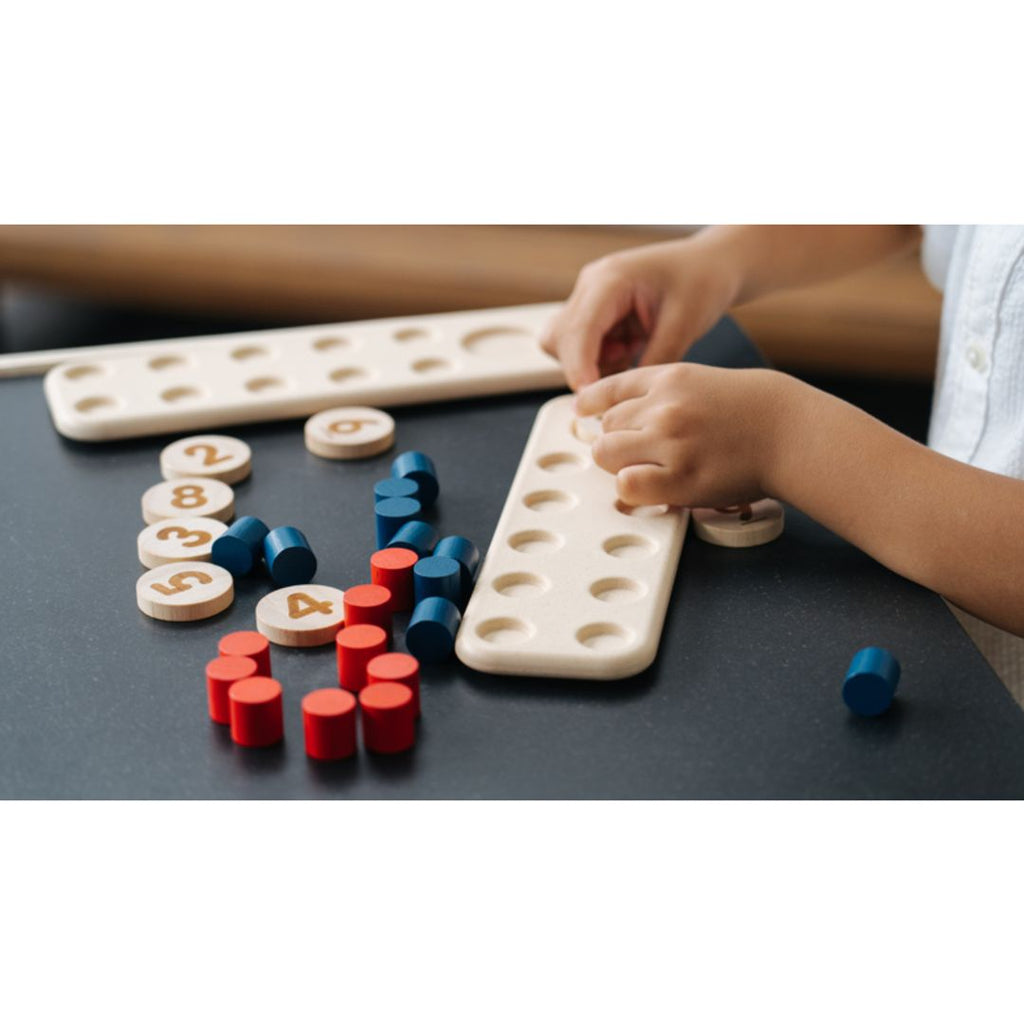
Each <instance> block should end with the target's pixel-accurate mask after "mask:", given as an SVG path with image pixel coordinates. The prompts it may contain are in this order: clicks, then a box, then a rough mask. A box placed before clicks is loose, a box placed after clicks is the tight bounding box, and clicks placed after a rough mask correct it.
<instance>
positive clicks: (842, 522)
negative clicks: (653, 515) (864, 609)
mask: <svg viewBox="0 0 1024 1024" xmlns="http://www.w3.org/2000/svg"><path fill="white" fill-rule="evenodd" d="M576 404H577V410H578V412H579V413H580V415H586V416H590V415H597V414H603V428H604V433H603V434H602V435H601V436H600V437H599V438H598V440H597V441H596V442H595V445H594V458H595V460H596V461H597V462H598V464H599V465H601V466H603V467H604V468H605V469H607V470H608V471H609V472H613V473H617V474H618V490H619V496H620V497H621V498H622V500H623V501H625V502H627V503H629V504H632V505H651V504H659V503H661V502H668V503H670V504H674V505H684V506H691V507H707V506H719V507H720V506H724V505H731V504H736V503H738V502H750V501H753V500H755V499H757V498H759V497H762V496H764V495H766V494H768V495H771V496H773V497H777V498H780V499H782V500H783V501H787V502H789V503H790V504H793V505H795V506H797V507H798V508H800V509H802V510H803V511H805V512H806V513H807V514H808V515H810V516H812V517H813V518H814V519H816V520H818V522H820V523H822V524H823V525H825V526H827V527H828V528H829V529H831V530H833V531H834V532H836V533H838V534H839V535H840V536H842V537H845V538H846V539H847V540H849V541H850V542H851V543H853V544H856V545H857V546H858V547H860V548H862V549H863V550H865V551H866V552H868V554H870V555H872V556H873V557H874V558H876V559H878V560H879V561H880V562H882V563H883V564H885V565H887V566H889V568H891V569H893V570H895V571H896V572H898V573H900V574H901V575H903V576H907V577H909V578H910V579H912V580H915V581H917V582H918V583H921V584H923V585H924V586H927V587H930V588H931V589H933V590H936V591H938V592H939V593H940V594H942V595H944V596H945V597H947V598H949V600H951V601H953V602H954V603H955V604H957V605H959V606H960V607H962V608H965V609H966V610H967V611H969V612H972V613H973V614H975V615H977V616H979V617H980V618H982V619H985V620H986V621H987V622H991V623H993V624H994V625H997V626H1001V627H1002V628H1004V629H1008V630H1010V631H1011V632H1013V633H1016V634H1018V635H1024V586H1022V585H1021V580H1022V569H1024V481H1022V480H1015V479H1012V478H1009V477H1004V476H999V475H998V474H995V473H989V472H986V471H984V470H981V469H976V468H974V467H972V466H968V465H965V464H964V463H960V462H957V461H955V460H953V459H949V458H946V457H945V456H943V455H939V454H938V453H937V452H933V451H931V450H929V449H928V448H925V447H924V446H923V445H920V444H918V443H917V442H915V441H912V440H910V439H909V438H907V437H905V436H904V435H902V434H900V433H898V432H897V431H895V430H892V429H890V428H889V427H887V426H885V424H883V423H881V422H879V421H878V420H876V419H873V418H872V417H871V416H868V415H867V414H866V413H864V412H861V411H860V410H858V409H856V408H854V407H853V406H851V405H848V404H847V403H846V402H843V401H841V400H840V399H837V398H834V397H833V396H831V395H828V394H825V393H824V392H821V391H818V390H817V389H815V388H812V387H811V386H810V385H807V384H804V383H802V382H800V381H798V380H796V379H795V378H792V377H789V376H786V375H785V374H782V373H778V372H775V371H772V370H723V369H719V368H716V367H707V366H698V365H695V364H686V363H681V364H677V365H675V366H664V367H650V368H645V369H639V370H631V371H628V372H626V373H621V374H617V375H616V376H613V377H607V378H605V379H604V380H602V381H599V382H598V383H596V384H593V385H591V386H590V387H588V388H586V389H584V390H583V391H581V392H580V394H579V395H578V396H577V399H576Z"/></svg>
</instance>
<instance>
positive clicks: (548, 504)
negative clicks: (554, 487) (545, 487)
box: [523, 491, 579, 512]
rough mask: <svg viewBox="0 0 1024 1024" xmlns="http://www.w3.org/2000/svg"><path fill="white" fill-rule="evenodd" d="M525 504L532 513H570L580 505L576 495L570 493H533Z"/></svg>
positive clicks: (528, 495)
mask: <svg viewBox="0 0 1024 1024" xmlns="http://www.w3.org/2000/svg"><path fill="white" fill-rule="evenodd" d="M523 504H524V505H525V506H526V507H527V508H528V509H530V510H531V511H532V512H568V511H569V510H570V509H573V508H575V507H576V506H577V505H578V504H579V499H578V498H577V497H576V495H575V494H570V493H569V492H568V491H531V492H530V493H529V494H527V495H526V497H525V498H523Z"/></svg>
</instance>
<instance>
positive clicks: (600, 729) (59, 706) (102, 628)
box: [0, 322, 1024, 798]
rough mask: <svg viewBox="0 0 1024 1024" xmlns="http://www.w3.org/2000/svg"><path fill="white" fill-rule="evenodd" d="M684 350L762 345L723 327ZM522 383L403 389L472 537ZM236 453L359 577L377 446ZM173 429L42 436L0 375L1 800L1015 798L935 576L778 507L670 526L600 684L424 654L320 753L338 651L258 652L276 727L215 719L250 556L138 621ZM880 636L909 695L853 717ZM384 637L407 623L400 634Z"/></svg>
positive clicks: (536, 401)
mask: <svg viewBox="0 0 1024 1024" xmlns="http://www.w3.org/2000/svg"><path fill="white" fill-rule="evenodd" d="M696 355H697V357H698V358H701V359H703V360H705V361H710V362H719V363H723V364H726V365H749V364H751V363H753V362H756V360H757V356H756V353H755V352H754V350H753V349H752V348H751V347H750V346H749V343H748V342H747V341H746V340H745V339H744V338H743V336H742V335H741V334H740V332H739V331H738V330H737V329H736V328H735V327H734V326H733V325H732V324H731V323H728V322H725V323H723V324H721V325H719V327H718V328H716V330H715V331H714V332H712V334H711V335H710V336H709V337H708V338H707V339H705V340H704V341H703V342H702V343H701V344H700V346H699V348H698V351H697V353H696ZM547 397H548V396H547V395H540V394H529V395H519V396H512V397H503V398H496V399H487V400H482V401H469V402H461V403H451V404H448V405H436V406H421V407H416V408H409V409H401V410H398V411H397V412H396V413H395V416H396V419H397V421H398V447H399V449H405V448H418V449H422V450H424V451H426V452H428V453H430V454H431V455H432V456H433V458H434V460H435V462H436V464H437V466H438V469H439V474H440V477H441V482H442V497H441V500H440V502H439V505H438V510H437V521H438V524H439V526H440V527H441V528H442V529H443V530H444V531H445V532H459V533H465V534H467V535H469V536H470V537H473V538H474V539H475V540H476V541H477V542H478V543H479V544H480V545H481V547H486V545H487V543H488V541H489V539H490V535H491V532H492V530H493V528H494V525H495V524H496V522H497V519H498V515H499V512H500V511H501V508H502V505H503V503H504V499H505V495H506V491H507V487H508V485H509V483H510V482H511V479H512V476H513V473H514V471H515V469H516V466H517V465H518V462H519V456H520V454H521V452H522V448H523V444H524V442H525V440H526V436H527V433H528V432H529V429H530V426H531V424H532V422H533V418H534V415H535V413H536V410H537V408H538V407H539V405H540V404H541V403H542V401H544V400H545V399H546V398H547ZM230 432H231V433H234V434H236V435H238V436H240V437H242V438H244V439H245V440H246V441H248V442H249V444H250V445H251V446H252V448H253V464H254V472H253V475H252V477H251V479H249V480H248V481H246V482H244V483H242V484H240V485H238V486H237V487H236V499H237V500H236V504H237V509H238V513H239V514H254V515H258V516H260V517H261V518H263V519H265V520H266V521H267V522H268V523H270V524H271V525H281V524H285V523H290V524H293V525H296V526H298V527H300V528H301V529H302V530H303V531H305V532H306V534H307V536H308V537H309V538H310V541H311V543H312V545H313V547H314V548H315V550H316V552H317V555H318V557H319V560H320V570H319V572H318V574H317V581H318V582H322V583H329V584H334V585H337V586H342V587H344V586H347V585H352V584H354V583H357V582H362V581H365V580H366V579H367V576H368V567H367V560H368V558H369V555H370V553H371V551H372V550H373V516H372V498H371V489H372V485H373V482H374V481H375V480H377V479H378V478H380V477H381V476H383V475H386V473H387V469H388V465H389V462H390V458H391V456H390V455H386V456H381V457H379V458H376V459H372V460H369V461H364V462H357V463H332V462H327V461H324V460H321V459H318V458H315V457H314V456H312V455H310V454H309V453H308V452H307V451H306V449H305V447H304V445H303V440H302V424H301V422H299V421H290V422H286V423H277V424H267V425H259V426H250V427H242V428H238V429H235V430H232V431H230ZM167 440H168V439H167V438H154V439H143V440H138V441H130V442H118V443H113V444H106V445H83V444H76V443H74V442H69V441H66V440H64V439H62V438H61V437H59V436H58V435H57V434H56V432H55V431H54V429H53V427H52V425H51V424H50V421H49V416H48V413H47V409H46V405H45V402H44V400H43V395H42V389H41V385H40V381H39V379H38V378H35V379H22V380H7V381H0V452H2V455H0V542H2V543H3V545H4V558H3V572H2V576H0V592H2V600H0V611H2V616H3V633H2V636H0V797H4V798H27V797H41V798H50V797H71V798H74V797H93V798H353V797H370V798H385V797H399V798H419V797H431V798H445V797H450V798H462V797H519V798H533V797H538V798H539V797H568V798H574V797H587V798H645V797H646V798H673V797H726V798H733V797H976V798H977V797H1021V796H1024V714H1022V712H1021V711H1020V710H1019V709H1018V707H1017V706H1016V704H1015V703H1014V702H1013V700H1012V699H1011V698H1010V696H1009V695H1008V694H1007V692H1006V690H1005V689H1004V688H1003V686H1002V685H1001V684H1000V682H999V681H998V679H996V677H995V676H994V675H993V674H992V672H991V671H990V669H989V668H988V666H987V664H986V663H985V661H984V660H983V659H982V657H981V656H980V654H979V653H978V652H977V651H976V650H975V648H974V647H973V645H972V644H971V643H970V641H969V640H968V639H967V637H966V636H965V634H964V633H963V632H962V630H961V629H960V627H959V626H958V624H957V623H956V621H955V620H954V619H953V617H952V616H951V615H950V613H949V612H948V611H947V609H946V608H945V606H944V605H943V603H942V602H941V600H940V599H939V598H938V597H936V596H935V595H934V594H932V593H930V592H928V591H926V590H923V589H921V588H920V587H918V586H916V585H914V584H912V583H909V582H907V581H905V580H903V579H900V578H899V577H898V576H895V575H894V574H892V573H890V572H889V571H887V570H886V569H884V568H882V567H881V566H880V565H878V564H877V563H875V562H874V561H872V560H871V559H870V558H868V557H867V556H866V555H864V554H862V553H861V552H859V551H857V550H856V549H854V548H852V547H850V546H849V545H848V544H846V543H845V542H843V541H841V540H839V539H838V538H836V537H835V536H833V535H832V534H830V533H829V532H828V531H826V530H824V529H823V528H822V527H820V526H819V525H817V524H816V523H814V522H813V521H811V520H810V519H808V518H807V517H805V516H803V515H801V514H800V513H798V512H795V511H793V510H789V511H788V520H787V526H786V532H785V534H784V536H783V537H782V538H781V539H780V540H779V541H777V542H776V543H774V544H771V545H768V546H765V547H762V548H756V549H752V550H748V551H733V550H725V549H720V548H715V547H710V546H708V545H705V544H702V543H701V542H700V541H697V540H696V539H695V538H693V537H692V536H691V537H689V538H688V539H687V541H686V544H685V546H684V549H683V556H682V560H681V562H680V566H679V572H678V574H677V577H676V583H675V588H674V591H673V595H672V601H671V605H670V609H669V614H668V618H667V621H666V624H665V630H664V634H663V638H662V645H661V650H660V654H659V657H658V660H657V661H656V663H655V664H654V666H653V667H652V668H651V669H649V670H648V671H646V672H644V673H643V674H642V675H640V676H638V677H636V678H635V679H632V680H628V681H625V682H615V683H592V682H587V683H583V682H566V681H555V680H546V679H525V678H511V677H497V676H486V675H481V674H478V673H475V672H473V671H471V670H469V669H466V668H464V667H463V666H461V665H459V664H457V663H456V662H454V661H453V662H451V663H450V664H447V665H444V666H440V667H436V668H431V669H428V670H426V671H425V674H424V683H423V707H424V713H423V719H422V724H421V727H420V734H419V741H418V744H417V746H416V748H415V750H413V751H411V752H409V753H408V754H402V755H397V756H391V757H385V756H375V755H369V754H367V753H366V752H365V751H362V750H361V751H360V753H359V755H358V756H357V757H356V758H354V759H352V760H350V761H348V762H344V763H336V764H321V763H316V762H313V761H310V760H308V759H307V758H306V756H305V754H304V752H303V744H302V729H301V715H300V709H299V702H300V700H301V698H302V695H303V694H304V693H306V692H308V691H309V690H311V689H315V688H317V687H320V686H327V685H332V684H333V683H334V682H335V668H334V657H333V651H332V650H331V648H320V649H316V650H312V651H302V650H290V649H285V648H278V647H275V648H274V649H273V659H274V668H275V674H276V675H277V676H278V677H279V678H280V680H281V682H282V684H283V686H284V692H285V731H286V739H285V742H284V744H283V745H281V746H279V747H276V748H271V749H266V750H246V749H242V748H239V747H235V746H233V745H232V743H231V741H230V739H229V737H228V735H227V731H226V730H225V729H224V728H223V727H220V726H217V725H214V724H213V723H211V722H210V721H209V719H208V718H207V716H206V708H205V694H204V679H203V666H204V664H205V662H206V661H207V660H208V659H209V658H210V657H212V656H214V654H215V648H216V642H217V638H218V637H219V636H220V635H221V634H223V633H225V632H228V631H230V630H233V629H246V628H253V621H254V608H255V604H256V601H257V600H258V599H259V597H260V596H262V594H263V593H265V592H266V591H267V590H268V589H269V586H268V582H267V581H266V580H265V579H250V580H245V581H242V582H241V583H240V585H239V586H238V593H237V597H236V600H235V603H234V605H233V606H232V607H231V608H230V609H229V610H228V611H226V612H224V613H222V614H221V615H219V616H217V617H216V618H214V619H210V620H207V621H205V622H200V623H195V624H188V625H173V624H167V623H161V622H156V621H153V620H151V619H148V618H146V617H145V616H143V615H142V614H141V613H140V612H139V611H138V609H137V608H136V605H135V596H134V584H135V580H136V578H137V577H138V575H139V574H140V573H141V572H142V571H143V570H142V567H141V566H140V565H139V563H138V561H137V557H136V550H135V544H136V536H137V534H138V532H139V530H140V529H141V528H142V526H143V523H142V521H141V518H140V511H139V499H140V496H141V494H142V492H143V491H144V490H145V489H146V488H147V487H148V486H149V485H150V484H152V483H154V482H156V481H158V480H159V478H160V474H159V467H158V455H159V452H160V449H161V448H162V447H163V445H164V444H165V443H166V442H167ZM867 644H878V645H882V646H885V647H888V648H889V649H891V650H892V651H893V652H894V653H895V654H896V656H897V657H898V658H899V659H900V661H901V663H902V666H903V678H902V681H901V684H900V693H899V697H898V699H897V701H896V702H895V704H894V706H893V708H892V709H891V711H890V712H889V713H888V714H887V715H885V716H884V717H882V718H880V719H875V720H861V719H857V718H855V717H854V716H852V715H851V714H850V713H849V712H848V711H847V709H846V707H845V706H844V705H843V703H842V700H841V697H840V687H841V685H842V681H843V675H844V672H845V670H846V667H847V664H848V663H849V660H850V657H851V656H852V654H853V653H854V652H855V651H856V650H857V649H858V648H860V647H862V646H865V645H867ZM398 645H399V647H400V646H401V639H400V633H399V639H398Z"/></svg>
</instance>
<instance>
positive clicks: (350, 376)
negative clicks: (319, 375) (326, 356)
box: [327, 366, 368, 384]
mask: <svg viewBox="0 0 1024 1024" xmlns="http://www.w3.org/2000/svg"><path fill="white" fill-rule="evenodd" d="M327 376H328V377H330V378H331V380H332V381H334V383H335V384H355V383H356V381H358V380H361V379H362V378H363V377H366V376H368V374H367V372H366V370H364V369H363V368H362V367H361V366H339V367H338V368H337V369H335V370H331V372H330V373H329V374H328V375H327Z"/></svg>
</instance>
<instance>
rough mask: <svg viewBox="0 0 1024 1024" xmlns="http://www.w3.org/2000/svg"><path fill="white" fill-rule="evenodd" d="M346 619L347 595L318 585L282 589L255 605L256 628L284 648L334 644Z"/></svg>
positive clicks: (271, 593) (309, 584)
mask: <svg viewBox="0 0 1024 1024" xmlns="http://www.w3.org/2000/svg"><path fill="white" fill-rule="evenodd" d="M344 619H345V592H344V591H343V590H338V589H336V588H335V587H324V586H321V585H320V584H318V583H304V584H299V585H298V586H296V587H282V588H281V589H280V590H274V591H271V592H270V593H269V594H267V596H266V597H264V598H263V599H262V600H261V601H260V603H259V604H258V605H256V628H257V629H258V630H259V631H260V632H261V633H262V634H263V635H264V636H265V637H266V638H267V639H268V640H270V641H271V642H272V643H275V644H281V645H282V646H283V647H319V646H320V645H321V644H329V643H333V641H334V638H335V636H336V635H337V633H338V630H339V629H340V628H341V625H342V622H343V621H344Z"/></svg>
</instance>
